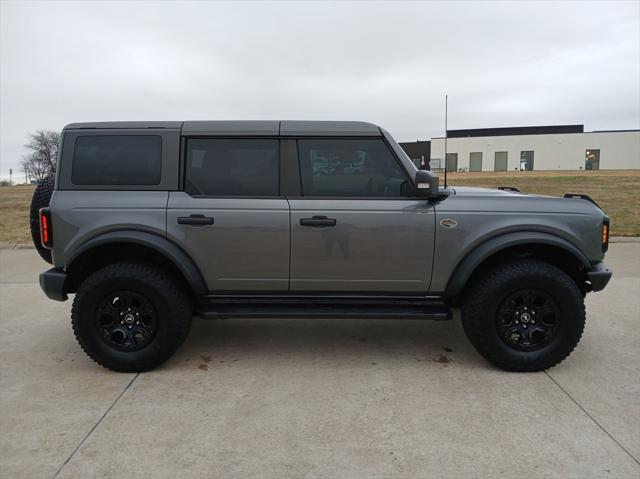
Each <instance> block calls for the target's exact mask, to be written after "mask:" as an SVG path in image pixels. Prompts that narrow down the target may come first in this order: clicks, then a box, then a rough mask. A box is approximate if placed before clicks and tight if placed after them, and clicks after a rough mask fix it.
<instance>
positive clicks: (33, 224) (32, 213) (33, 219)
mask: <svg viewBox="0 0 640 479" xmlns="http://www.w3.org/2000/svg"><path fill="white" fill-rule="evenodd" d="M55 183H56V177H55V175H49V176H47V177H46V178H45V179H44V180H41V181H39V182H38V186H36V190H35V191H34V192H33V197H32V198H31V208H30V209H29V227H30V229H31V240H32V241H33V245H34V246H35V247H36V251H38V254H39V255H40V257H41V258H42V259H43V260H45V261H46V262H47V263H53V261H52V259H51V250H49V249H47V248H45V247H44V246H42V242H41V241H40V217H39V211H40V208H46V207H47V206H49V203H50V202H51V195H53V189H54V187H55Z"/></svg>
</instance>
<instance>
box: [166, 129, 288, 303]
mask: <svg viewBox="0 0 640 479" xmlns="http://www.w3.org/2000/svg"><path fill="white" fill-rule="evenodd" d="M184 143H185V144H184V163H185V165H184V188H183V191H174V192H171V193H170V195H169V203H168V209H167V234H168V236H169V237H170V238H171V239H173V240H174V241H175V242H176V243H177V244H178V245H181V246H182V247H183V248H184V249H185V250H186V251H187V253H189V254H190V255H191V257H192V258H193V259H194V260H195V261H196V263H197V265H198V266H199V267H200V270H201V271H202V274H203V276H204V278H205V281H206V282H207V285H208V287H209V290H210V291H211V292H212V293H233V292H242V293H247V292H283V291H285V292H286V291H288V289H289V206H288V203H287V200H286V199H285V198H284V197H282V196H281V195H280V186H279V185H280V167H279V164H280V141H279V140H278V138H275V137H273V138H269V137H253V138H252V137H229V138H221V137H216V138H202V137H198V138H186V139H185V140H184Z"/></svg>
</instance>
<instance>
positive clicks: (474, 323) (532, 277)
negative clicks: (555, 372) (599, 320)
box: [462, 260, 585, 371]
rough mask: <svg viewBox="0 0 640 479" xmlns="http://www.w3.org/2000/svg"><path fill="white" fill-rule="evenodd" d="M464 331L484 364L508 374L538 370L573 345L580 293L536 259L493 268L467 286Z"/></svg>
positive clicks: (579, 326)
mask: <svg viewBox="0 0 640 479" xmlns="http://www.w3.org/2000/svg"><path fill="white" fill-rule="evenodd" d="M462 322H463V326H464V329H465V332H466V334H467V336H468V338H469V340H470V341H471V343H472V344H473V345H474V346H475V348H476V349H477V350H478V352H480V354H482V355H483V356H484V357H485V358H486V359H487V360H489V361H491V362H492V363H493V364H495V365H497V366H498V367H500V368H502V369H506V370H509V371H541V370H544V369H547V368H550V367H552V366H554V365H556V364H558V363H559V362H561V361H562V360H563V359H565V358H566V357H567V356H568V355H569V354H571V352H572V351H573V349H574V348H575V347H576V345H577V344H578V342H579V341H580V338H581V336H582V332H583V330H584V323H585V308H584V301H583V296H582V293H581V292H580V289H579V288H578V287H577V285H576V284H575V282H574V281H573V280H572V279H571V278H570V277H569V276H568V275H567V274H566V273H565V272H563V271H562V270H560V269H558V268H556V267H555V266H552V265H550V264H548V263H544V262H541V261H537V260H519V261H513V262H509V263H504V264H501V265H498V266H497V267H495V268H494V269H492V270H491V271H489V272H487V273H486V274H484V275H483V276H482V277H480V278H478V279H477V280H476V281H475V283H474V284H472V285H471V287H470V290H469V291H468V294H467V297H466V298H465V300H464V302H463V307H462Z"/></svg>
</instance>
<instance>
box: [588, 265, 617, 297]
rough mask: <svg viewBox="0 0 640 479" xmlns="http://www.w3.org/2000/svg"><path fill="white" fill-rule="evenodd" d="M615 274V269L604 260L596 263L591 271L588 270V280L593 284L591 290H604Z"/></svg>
mask: <svg viewBox="0 0 640 479" xmlns="http://www.w3.org/2000/svg"><path fill="white" fill-rule="evenodd" d="M611 276H613V271H611V269H610V268H609V267H608V266H607V265H606V264H605V263H604V262H603V261H600V262H599V263H596V264H594V265H593V266H592V267H591V270H590V271H587V280H588V281H589V284H590V285H591V291H602V290H603V289H604V288H605V286H607V284H608V283H609V280H610V279H611Z"/></svg>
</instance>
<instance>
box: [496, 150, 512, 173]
mask: <svg viewBox="0 0 640 479" xmlns="http://www.w3.org/2000/svg"><path fill="white" fill-rule="evenodd" d="M508 163H509V153H508V152H506V151H496V155H495V159H494V165H493V169H494V171H507V165H508Z"/></svg>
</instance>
